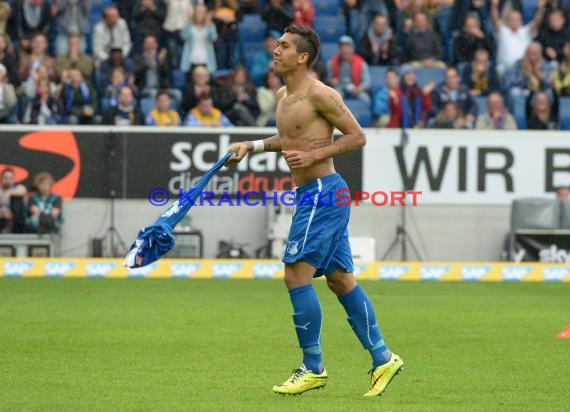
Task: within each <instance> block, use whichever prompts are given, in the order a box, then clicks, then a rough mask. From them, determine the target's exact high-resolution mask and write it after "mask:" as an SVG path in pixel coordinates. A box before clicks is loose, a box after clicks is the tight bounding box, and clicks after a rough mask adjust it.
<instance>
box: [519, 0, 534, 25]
mask: <svg viewBox="0 0 570 412" xmlns="http://www.w3.org/2000/svg"><path fill="white" fill-rule="evenodd" d="M535 11H536V0H522V14H523V20H524V22H525V24H526V23H528V22H529V21H531V20H532V18H533V16H534V13H535Z"/></svg>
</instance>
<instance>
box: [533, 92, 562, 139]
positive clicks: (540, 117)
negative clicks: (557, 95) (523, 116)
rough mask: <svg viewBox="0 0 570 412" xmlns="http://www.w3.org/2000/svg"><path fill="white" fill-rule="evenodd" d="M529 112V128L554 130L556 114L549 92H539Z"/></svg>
mask: <svg viewBox="0 0 570 412" xmlns="http://www.w3.org/2000/svg"><path fill="white" fill-rule="evenodd" d="M530 103H531V104H529V107H528V112H527V119H528V122H527V129H529V130H554V129H555V128H556V127H555V126H556V120H555V119H556V116H555V113H554V110H552V106H551V105H550V100H549V97H548V94H546V93H545V92H538V93H536V94H535V95H534V99H532V102H530Z"/></svg>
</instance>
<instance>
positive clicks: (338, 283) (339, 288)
mask: <svg viewBox="0 0 570 412" xmlns="http://www.w3.org/2000/svg"><path fill="white" fill-rule="evenodd" d="M327 286H328V287H329V289H330V290H331V291H332V292H333V293H334V294H335V295H337V296H340V295H344V294H345V293H348V292H350V291H351V290H352V289H353V288H354V287H355V286H356V281H355V280H354V276H352V275H351V274H350V273H347V274H346V275H344V276H328V277H327Z"/></svg>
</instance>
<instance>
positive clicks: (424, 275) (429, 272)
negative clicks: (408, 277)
mask: <svg viewBox="0 0 570 412" xmlns="http://www.w3.org/2000/svg"><path fill="white" fill-rule="evenodd" d="M447 272H449V266H421V267H420V278H421V279H422V280H439V279H441V277H442V276H443V275H445V274H446V273H447Z"/></svg>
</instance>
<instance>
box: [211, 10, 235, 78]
mask: <svg viewBox="0 0 570 412" xmlns="http://www.w3.org/2000/svg"><path fill="white" fill-rule="evenodd" d="M213 12H214V16H213V19H214V24H215V25H216V31H217V33H218V40H217V43H216V48H215V49H216V60H217V62H218V68H220V69H233V68H234V66H235V65H236V62H237V51H238V39H239V31H238V24H239V21H240V20H241V9H240V5H239V2H238V0H214V10H213Z"/></svg>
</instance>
